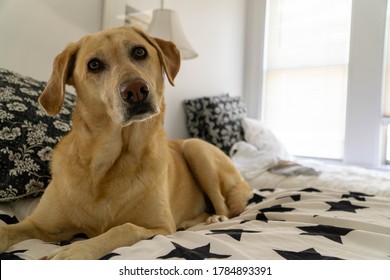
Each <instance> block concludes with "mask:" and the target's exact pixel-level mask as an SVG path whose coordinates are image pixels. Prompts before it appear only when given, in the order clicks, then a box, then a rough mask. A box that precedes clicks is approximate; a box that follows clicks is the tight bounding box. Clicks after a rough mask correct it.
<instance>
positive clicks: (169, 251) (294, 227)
mask: <svg viewBox="0 0 390 280" xmlns="http://www.w3.org/2000/svg"><path fill="white" fill-rule="evenodd" d="M315 168H317V169H319V166H315ZM251 170H253V168H252V169H251ZM240 171H241V172H242V173H243V174H244V176H245V169H243V168H241V169H240ZM250 184H251V185H252V187H253V196H252V198H251V199H250V201H249V204H248V206H247V208H246V210H245V211H244V212H243V213H242V214H241V215H240V216H239V217H236V218H233V219H231V220H228V221H225V222H222V223H216V224H211V225H204V224H199V225H196V226H194V227H192V228H190V229H188V230H185V231H179V232H177V233H175V234H172V235H169V236H161V235H157V236H155V237H153V238H151V239H149V240H143V241H140V242H138V243H136V244H135V245H133V246H130V247H121V248H117V249H116V250H114V251H113V252H111V253H110V254H108V255H106V256H104V257H103V259H187V260H193V259H197V260H199V259H288V260H301V259H309V260H318V259H326V260H328V259H329V260H337V259H390V180H389V178H388V175H386V174H381V173H372V172H369V171H366V170H363V169H356V168H343V167H331V168H330V167H327V166H325V168H323V170H321V174H320V175H316V176H305V175H294V176H285V175H278V174H272V173H270V172H263V173H261V174H259V175H258V176H257V177H256V178H251V180H250ZM35 204H36V200H31V199H27V200H22V201H19V202H15V203H12V204H1V205H0V223H2V224H12V223H16V222H18V221H19V220H21V219H23V217H24V216H25V215H26V214H27V213H28V212H30V211H31V209H32V208H34V206H35ZM80 238H82V237H80ZM70 242H74V240H72V241H70ZM66 244H69V241H63V242H60V243H58V244H50V243H47V242H43V241H40V240H26V241H24V242H21V243H19V244H16V245H15V246H12V247H11V248H10V249H9V250H8V251H7V252H5V253H2V254H1V259H38V258H41V257H43V256H45V255H46V254H47V253H48V252H49V251H50V250H53V249H55V248H56V247H57V246H64V245H66Z"/></svg>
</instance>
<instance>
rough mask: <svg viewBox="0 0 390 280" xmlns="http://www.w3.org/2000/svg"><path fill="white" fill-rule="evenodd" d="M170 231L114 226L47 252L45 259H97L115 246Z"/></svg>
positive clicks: (128, 244) (126, 244) (130, 225)
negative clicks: (89, 237) (94, 235)
mask: <svg viewBox="0 0 390 280" xmlns="http://www.w3.org/2000/svg"><path fill="white" fill-rule="evenodd" d="M170 233H172V231H170V230H166V229H146V228H143V227H139V226H136V225H134V224H131V223H126V224H123V225H120V226H116V227H113V228H111V229H110V230H108V231H106V232H105V233H103V234H100V235H98V236H96V237H93V238H91V239H87V240H82V241H77V242H75V243H73V244H70V245H67V246H64V247H60V248H58V249H57V250H54V251H53V252H52V253H51V254H49V255H48V256H47V257H45V259H53V260H65V259H74V260H87V259H90V260H93V259H99V258H101V257H103V256H104V255H106V254H108V253H110V252H111V251H113V250H114V249H116V248H119V247H123V246H130V245H133V244H135V243H136V242H138V241H140V240H143V239H147V238H150V237H153V236H155V235H158V234H162V235H167V234H170Z"/></svg>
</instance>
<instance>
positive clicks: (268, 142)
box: [242, 118, 292, 160]
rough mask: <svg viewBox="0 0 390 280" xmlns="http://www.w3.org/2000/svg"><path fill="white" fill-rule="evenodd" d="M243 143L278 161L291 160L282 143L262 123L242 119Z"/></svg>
mask: <svg viewBox="0 0 390 280" xmlns="http://www.w3.org/2000/svg"><path fill="white" fill-rule="evenodd" d="M242 127H243V130H244V137H245V141H246V142H248V143H249V144H252V145H253V146H255V147H257V148H258V149H259V150H261V151H266V152H269V153H270V154H272V155H275V156H277V157H278V158H279V159H283V160H291V159H292V157H291V155H290V154H289V153H288V152H287V150H286V148H285V147H284V146H283V144H282V142H280V140H279V139H278V138H277V137H276V136H275V135H274V134H273V133H272V131H271V130H270V129H269V128H268V127H267V126H266V125H265V124H263V123H262V122H260V121H258V120H255V119H251V118H244V119H243V121H242Z"/></svg>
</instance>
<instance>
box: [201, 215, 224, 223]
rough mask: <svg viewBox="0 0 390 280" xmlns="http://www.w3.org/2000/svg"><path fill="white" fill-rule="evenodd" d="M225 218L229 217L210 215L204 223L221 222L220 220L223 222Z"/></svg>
mask: <svg viewBox="0 0 390 280" xmlns="http://www.w3.org/2000/svg"><path fill="white" fill-rule="evenodd" d="M227 220H229V218H228V217H226V216H224V215H212V216H210V217H208V218H207V220H206V225H209V224H215V223H221V222H224V221H227Z"/></svg>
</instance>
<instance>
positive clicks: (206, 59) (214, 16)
mask: <svg viewBox="0 0 390 280" xmlns="http://www.w3.org/2000/svg"><path fill="white" fill-rule="evenodd" d="M109 1H114V0H109ZM115 1H117V0H115ZM121 1H122V2H124V0H119V2H121ZM131 1H132V0H129V2H130V3H131ZM149 2H151V3H155V4H156V5H155V8H158V7H159V5H160V1H157V0H153V1H149ZM102 6H103V0H82V1H80V0H67V1H63V0H28V1H25V0H1V1H0V38H1V40H0V67H3V68H8V69H11V70H14V71H17V72H19V73H22V74H25V75H29V76H32V77H34V78H37V79H41V80H47V79H48V78H49V75H50V71H51V67H52V61H53V58H54V57H55V55H57V54H58V53H59V52H60V51H61V50H62V49H63V48H64V47H65V46H66V44H68V43H69V42H71V41H75V40H77V39H78V38H80V37H81V36H83V35H85V34H87V33H92V32H96V31H98V30H99V29H100V28H101V21H102ZM245 6H246V1H242V0H213V1H209V0H186V1H183V0H166V1H165V7H166V8H169V9H173V10H176V11H177V12H178V13H179V16H180V19H181V22H182V25H183V29H184V31H185V33H186V36H187V38H188V39H189V41H190V42H191V44H192V45H193V47H194V48H195V50H196V51H197V52H198V54H199V57H198V58H196V59H193V60H184V61H182V68H181V71H180V72H179V74H178V76H177V78H176V81H175V87H171V86H170V85H167V90H166V99H167V106H168V107H167V116H166V121H165V127H166V130H167V132H168V135H169V137H171V138H185V137H187V136H188V134H187V129H186V125H185V114H184V110H183V106H182V103H183V100H184V99H188V98H194V97H200V96H206V95H208V96H210V95H218V94H222V93H230V94H232V95H241V94H242V88H243V66H244V45H245V43H244V32H245Z"/></svg>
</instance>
